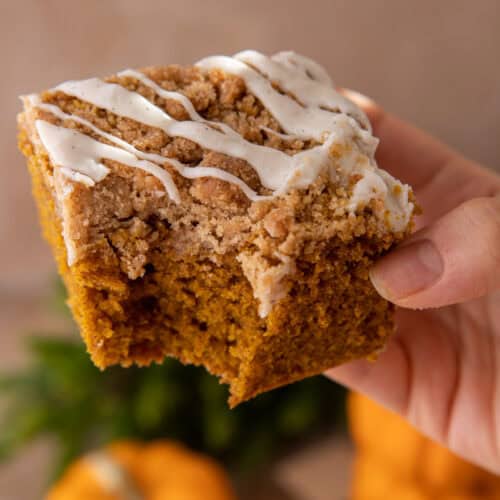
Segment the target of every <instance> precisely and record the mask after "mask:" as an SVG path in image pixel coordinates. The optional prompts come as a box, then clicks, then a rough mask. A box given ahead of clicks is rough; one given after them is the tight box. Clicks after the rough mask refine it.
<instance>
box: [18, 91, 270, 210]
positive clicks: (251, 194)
mask: <svg viewBox="0 0 500 500" xmlns="http://www.w3.org/2000/svg"><path fill="white" fill-rule="evenodd" d="M27 99H28V100H29V102H30V103H31V104H32V105H33V106H36V107H37V108H39V109H43V110H45V111H48V112H50V113H52V114H53V115H54V116H56V117H57V118H60V119H61V120H73V121H75V122H77V123H79V124H80V125H83V126H85V127H87V128H89V129H90V130H92V132H94V133H95V134H97V135H99V136H100V137H102V138H104V139H106V140H108V141H110V142H112V143H114V144H116V145H117V146H119V147H120V148H122V149H124V150H126V151H128V152H129V153H131V154H132V155H134V156H135V157H136V158H140V159H143V160H147V161H149V162H152V163H158V164H160V165H167V164H168V165H171V166H172V167H174V168H175V170H177V171H178V172H179V173H180V174H181V175H182V176H184V177H186V178H188V179H195V178H197V177H214V178H216V179H220V180H222V181H225V182H230V183H232V184H236V185H237V186H238V187H239V188H240V189H241V190H242V191H243V193H244V194H245V195H246V196H247V197H248V198H249V199H250V200H252V201H259V200H265V199H270V198H271V196H261V195H258V194H257V193H256V192H255V191H254V190H253V189H251V188H250V187H248V185H247V184H246V183H245V182H243V181H242V180H241V179H240V178H238V177H236V176H235V175H233V174H230V173H229V172H226V171H225V170H222V169H220V168H216V167H203V166H200V167H191V166H189V165H184V164H183V163H181V162H180V161H178V160H176V159H174V158H166V157H165V156H161V155H158V154H155V153H146V152H143V151H140V150H139V149H137V148H135V147H134V146H132V145H131V144H129V143H128V142H126V141H124V140H122V139H120V138H119V137H116V136H114V135H112V134H108V133H107V132H104V131H102V130H100V129H98V128H97V127H96V126H94V125H93V124H92V123H91V122H90V121H88V120H86V119H84V118H81V117H79V116H77V115H70V114H68V113H65V112H64V111H62V110H61V109H60V108H58V107H57V106H54V105H53V104H47V103H44V102H42V101H41V100H40V98H39V97H38V96H36V95H30V96H28V97H27ZM39 121H40V120H39ZM37 123H38V121H37ZM44 123H45V122H44ZM53 127H56V128H61V129H63V127H57V126H55V125H54V126H53ZM75 132H76V131H75ZM81 135H83V136H84V137H87V136H85V135H84V134H81ZM70 139H71V138H70ZM87 139H90V138H89V137H87ZM45 141H50V138H48V136H45ZM42 142H44V140H43V139H42ZM96 142H98V141H96ZM99 144H100V143H99ZM44 145H45V142H44ZM96 147H98V145H97V146H96ZM52 159H53V158H52ZM108 159H112V158H108ZM128 166H131V167H134V166H137V165H135V164H128ZM66 170H67V169H64V168H63V171H66ZM76 173H78V172H76ZM150 173H152V174H153V175H155V173H154V172H150ZM165 173H166V172H165ZM69 174H71V172H69ZM166 174H167V175H168V173H166ZM68 176H69V177H71V175H68ZM157 177H158V178H159V179H160V180H162V182H163V184H164V186H165V189H166V190H167V192H168V193H169V194H170V197H171V198H172V199H173V200H174V201H175V202H179V200H180V195H179V193H178V190H177V188H176V187H175V185H174V184H173V182H172V178H171V177H170V176H168V178H167V177H166V176H161V177H160V176H158V175H157ZM163 177H165V178H164V179H163ZM90 181H92V179H90ZM88 182H89V181H88V180H87V184H88Z"/></svg>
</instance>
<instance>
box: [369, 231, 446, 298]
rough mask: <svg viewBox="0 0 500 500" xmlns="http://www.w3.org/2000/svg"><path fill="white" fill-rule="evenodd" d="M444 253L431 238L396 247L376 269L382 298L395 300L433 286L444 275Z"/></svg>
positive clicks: (375, 281)
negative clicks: (442, 255)
mask: <svg viewBox="0 0 500 500" xmlns="http://www.w3.org/2000/svg"><path fill="white" fill-rule="evenodd" d="M443 270H444V265H443V259H442V257H441V254H440V253H439V251H438V249H437V248H436V246H435V245H434V243H433V242H432V241H430V240H419V241H415V242H414V243H409V244H407V245H404V246H402V247H399V248H396V249H395V250H393V251H392V252H390V253H389V254H388V255H386V256H385V257H382V259H380V260H379V261H378V262H377V263H376V264H375V265H374V266H373V268H372V270H371V272H370V278H371V281H372V283H373V286H374V287H375V288H376V289H377V292H378V293H379V294H380V295H382V297H384V298H386V299H387V300H390V301H392V302H394V301H397V300H401V299H404V298H406V297H409V296H410V295H413V294H415V293H417V292H420V291H422V290H425V289H427V288H429V287H430V286H432V285H433V284H434V283H435V282H436V281H437V280H438V279H439V278H440V277H441V275H442V274H443Z"/></svg>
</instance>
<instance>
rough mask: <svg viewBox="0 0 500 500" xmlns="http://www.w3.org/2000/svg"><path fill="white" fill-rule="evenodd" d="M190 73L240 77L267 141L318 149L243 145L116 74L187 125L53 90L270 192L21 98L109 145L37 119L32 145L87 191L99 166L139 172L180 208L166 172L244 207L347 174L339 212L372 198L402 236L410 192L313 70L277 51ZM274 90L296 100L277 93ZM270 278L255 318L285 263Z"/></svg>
mask: <svg viewBox="0 0 500 500" xmlns="http://www.w3.org/2000/svg"><path fill="white" fill-rule="evenodd" d="M197 66H198V68H200V70H202V71H209V70H211V69H220V70H222V71H225V72H226V73H229V74H234V75H237V76H239V77H241V78H242V79H243V80H244V82H245V84H246V86H247V88H248V90H249V91H250V92H251V93H253V94H254V95H255V96H256V97H257V98H258V99H259V100H260V101H261V102H262V104H263V106H264V107H265V108H266V109H267V110H268V111H269V112H270V113H271V114H272V115H273V117H274V118H275V119H276V120H277V122H278V123H279V125H280V126H281V128H282V130H283V131H284V133H282V132H276V131H274V130H272V129H269V128H267V127H262V129H263V130H264V131H266V133H269V134H274V135H275V136H277V137H279V138H281V139H283V140H288V141H292V140H295V139H300V140H314V141H316V142H317V143H318V145H316V146H314V147H311V148H310V149H308V150H305V151H301V152H299V153H297V154H294V155H288V154H286V153H284V152H282V151H279V150H276V149H273V148H269V147H265V146H261V145H258V144H254V143H251V142H249V141H247V140H245V139H244V138H243V137H241V136H240V135H239V134H238V133H237V132H236V131H235V130H233V129H232V128H231V127H229V126H228V125H226V124H223V123H220V122H212V121H209V120H206V119H204V118H203V117H202V116H201V115H199V113H198V112H197V111H196V110H195V108H194V106H193V104H192V102H191V101H190V100H189V99H188V98H187V97H186V96H185V95H183V94H182V93H180V92H173V91H168V90H165V89H163V88H162V87H161V86H160V85H158V84H157V83H156V82H154V81H153V80H151V79H150V78H148V77H147V76H146V75H144V74H143V73H140V72H138V71H134V70H125V71H122V72H121V73H119V74H118V76H121V77H129V78H133V79H135V80H137V81H139V82H140V83H141V84H142V85H144V86H146V87H148V88H150V89H151V90H152V91H153V92H154V93H155V94H156V95H157V96H158V97H161V98H163V99H170V100H175V101H177V102H178V103H179V104H181V105H182V106H183V107H184V109H185V110H186V113H187V114H188V116H189V119H188V120H184V121H178V120H175V119H174V118H173V117H172V116H170V115H169V114H168V113H166V112H165V111H164V110H163V109H162V108H160V107H158V106H156V105H155V104H154V103H153V102H151V101H149V100H148V99H146V98H145V97H143V96H142V95H140V94H139V93H137V92H133V91H130V90H128V89H126V88H125V87H122V86H121V85H118V84H114V83H107V82H104V81H103V80H100V79H97V78H91V79H88V80H82V81H69V82H65V83H62V84H61V85H59V86H57V87H55V88H54V89H53V90H57V91H61V92H63V93H65V94H67V95H70V96H74V97H77V98H79V99H81V100H83V101H86V102H89V103H91V104H93V105H94V106H96V107H98V108H102V109H105V110H108V111H110V112H113V113H115V114H116V115H118V116H122V117H127V118H130V119H132V120H134V121H136V122H139V123H142V124H145V125H148V126H150V127H155V128H159V129H161V130H163V131H164V132H165V133H166V134H168V135H169V136H172V137H183V138H186V139H189V140H191V141H193V142H195V143H197V144H199V145H200V146H201V147H203V148H205V149H208V150H212V151H216V152H219V153H223V154H226V155H228V156H232V157H236V158H240V159H243V160H245V161H246V162H248V164H249V165H250V166H251V167H253V169H254V170H255V172H256V174H257V175H258V177H259V179H260V182H261V184H262V185H263V186H264V187H266V188H268V189H269V190H271V192H272V193H271V194H270V195H268V196H262V195H259V194H258V193H256V192H255V191H254V190H252V189H251V188H250V187H249V186H248V185H247V184H246V183H245V182H244V181H243V180H242V179H240V178H238V177H236V176H235V175H232V174H230V173H229V172H226V171H225V170H222V169H220V168H216V167H205V166H201V165H200V166H195V167H192V166H189V165H185V164H183V163H181V162H179V161H178V160H176V159H172V158H167V157H164V156H162V155H159V154H153V153H147V152H143V151H140V150H138V149H137V148H135V147H134V146H133V145H132V144H130V143H128V142H126V141H124V140H123V139H121V138H120V137H116V136H114V135H112V134H109V133H107V132H104V131H102V130H100V129H99V128H98V127H96V126H95V125H93V124H92V123H91V122H89V121H88V120H85V119H83V118H81V117H79V116H77V115H70V114H67V113H65V112H64V111H62V110H61V109H60V108H59V107H57V106H55V105H52V104H48V103H44V102H42V101H41V99H40V97H39V96H28V98H27V99H28V101H29V102H30V104H31V105H32V106H33V107H37V108H39V109H42V110H44V111H47V112H49V113H51V114H52V115H54V116H56V117H58V118H59V119H61V120H63V121H66V120H70V121H73V122H76V123H78V124H80V125H83V126H85V127H86V128H88V129H89V130H91V131H92V132H93V134H95V135H96V136H98V137H99V138H102V139H104V140H105V141H107V142H108V143H109V144H105V143H103V142H100V141H98V140H96V139H93V138H92V137H89V136H87V135H85V134H84V133H81V132H79V131H76V130H74V129H71V128H66V127H65V126H56V125H53V124H51V123H49V122H47V121H44V120H37V121H36V124H35V125H36V129H37V132H38V135H39V138H40V140H41V142H42V144H43V146H44V147H45V149H46V150H47V152H48V154H49V156H50V159H51V161H52V162H53V163H54V164H55V165H56V166H58V167H59V168H60V172H61V173H62V174H63V175H64V176H66V177H67V178H68V179H70V180H72V181H74V182H81V183H83V184H85V185H87V186H93V185H94V184H95V183H96V182H99V181H100V180H102V179H103V178H104V177H105V176H106V175H107V174H108V173H109V168H108V167H107V166H106V165H104V164H103V163H102V162H103V160H113V161H116V162H119V163H121V164H124V165H127V166H129V167H133V168H140V169H142V170H144V171H146V172H148V173H150V174H151V175H154V176H155V177H157V178H158V179H159V180H160V181H161V183H162V184H163V186H164V188H165V191H166V192H167V194H168V196H169V198H170V199H171V200H172V201H173V202H175V203H181V201H182V200H181V195H180V193H179V191H178V189H177V187H176V185H175V182H174V180H173V178H172V176H171V175H170V173H169V171H168V170H166V169H165V168H164V166H165V165H168V166H170V167H171V168H173V169H174V170H175V171H177V172H178V173H179V174H180V175H182V176H184V177H186V178H189V179H196V178H200V177H214V178H217V179H220V180H223V181H225V182H228V183H232V184H234V185H236V186H238V187H239V188H240V189H241V190H242V192H243V193H244V194H245V195H246V196H247V197H248V198H249V199H250V200H252V201H260V200H263V199H269V198H272V197H275V196H279V195H283V194H286V193H287V192H288V191H289V190H291V189H293V188H299V189H301V188H307V187H308V186H309V185H310V184H311V183H313V182H314V181H315V179H316V178H317V177H318V175H319V174H320V173H321V172H324V171H328V172H329V173H330V176H331V177H332V179H334V180H336V181H339V182H340V183H343V184H344V185H345V184H347V183H348V179H349V177H350V176H352V175H354V174H355V175H357V176H359V178H360V180H358V181H357V183H356V184H355V185H354V187H353V191H352V194H351V198H350V199H349V200H348V203H347V206H346V208H347V210H348V211H350V212H352V213H354V212H355V211H356V210H359V209H360V208H362V207H363V206H365V205H366V204H367V203H369V202H370V200H372V199H373V198H377V199H380V200H381V201H382V202H383V207H384V208H383V210H384V213H383V215H384V217H385V216H386V220H387V221H388V222H389V223H390V224H391V226H392V229H393V230H395V231H402V230H404V229H405V228H406V226H407V224H408V222H409V220H410V216H411V213H412V212H413V204H412V203H411V202H410V201H409V200H408V194H409V190H410V188H409V186H406V185H403V184H401V183H400V182H399V181H397V180H396V179H394V178H393V177H392V176H391V175H389V174H388V173H387V172H385V171H383V170H380V169H379V168H378V167H377V165H376V163H375V160H374V152H375V148H376V146H377V140H376V139H375V138H374V137H373V136H372V134H371V128H370V124H369V122H368V119H367V118H366V116H365V115H364V113H363V112H362V111H361V110H359V109H358V108H357V106H355V105H354V104H353V103H352V102H351V101H349V100H348V99H346V98H345V97H343V96H341V95H339V94H338V93H337V92H336V91H335V89H334V87H333V83H332V81H331V79H330V77H329V75H328V74H327V72H326V71H325V69H324V68H322V67H321V66H320V65H319V64H318V63H316V62H314V61H312V60H310V59H308V58H306V57H304V56H300V55H298V54H295V53H293V52H280V53H278V54H275V55H274V56H272V57H266V56H264V55H262V54H260V53H258V52H255V51H248V50H247V51H243V52H240V53H238V54H236V55H235V56H234V57H232V58H231V57H224V56H214V57H208V58H206V59H203V60H201V61H199V62H198V63H197ZM271 82H272V83H271ZM273 83H274V84H277V85H278V86H279V88H280V89H281V90H282V91H284V92H288V93H289V94H291V95H293V96H294V97H295V98H292V97H290V96H289V95H286V94H284V93H282V92H280V91H278V90H277V89H276V88H274V87H273ZM335 145H339V146H345V148H344V149H345V151H346V152H345V154H343V155H342V156H341V158H340V159H337V160H335V161H334V160H333V159H332V157H331V155H330V152H331V150H332V147H334V146H335ZM63 228H64V232H65V234H64V238H65V240H68V239H69V235H68V234H66V233H68V230H67V228H66V225H64V224H63ZM66 244H67V248H68V262H69V264H70V265H71V264H72V263H73V262H74V260H75V258H76V257H75V252H74V248H73V246H72V244H71V242H70V241H66ZM243 264H244V262H243V261H242V265H243ZM278 271H279V272H276V273H274V274H273V273H271V274H269V275H265V276H260V277H259V276H254V277H253V278H252V279H253V281H254V282H255V283H253V285H254V289H255V290H254V291H256V287H257V288H258V289H259V290H260V292H259V295H261V296H262V293H263V292H262V290H261V289H263V288H265V287H266V286H267V285H266V284H268V285H269V290H271V292H272V293H270V294H267V295H266V297H267V299H266V300H264V301H261V302H262V303H261V308H260V314H261V315H263V316H265V315H267V314H268V312H269V311H270V310H271V308H272V305H273V304H274V303H275V302H276V301H278V300H279V299H280V297H281V296H282V294H283V293H284V292H283V290H282V288H280V286H281V285H280V282H281V281H282V279H283V277H284V276H285V275H286V274H289V273H291V272H293V265H292V264H291V263H289V262H285V261H283V263H282V265H281V267H280V269H279V270H278ZM273 280H274V281H273ZM271 281H273V283H271ZM273 287H274V288H273ZM261 292H262V293H261ZM264 295H265V294H264Z"/></svg>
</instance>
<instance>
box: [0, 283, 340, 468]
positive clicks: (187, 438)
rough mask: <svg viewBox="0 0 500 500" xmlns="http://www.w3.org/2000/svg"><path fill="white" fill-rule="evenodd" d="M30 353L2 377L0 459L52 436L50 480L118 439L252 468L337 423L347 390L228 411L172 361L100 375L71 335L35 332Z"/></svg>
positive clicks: (270, 397)
mask: <svg viewBox="0 0 500 500" xmlns="http://www.w3.org/2000/svg"><path fill="white" fill-rule="evenodd" d="M59 293H61V291H59ZM61 309H62V308H61ZM75 337H76V334H75ZM27 349H28V351H29V364H28V366H27V367H26V368H24V369H21V370H20V371H18V372H15V373H10V374H4V375H0V401H2V402H3V403H5V404H2V408H4V411H3V412H2V415H1V418H0V425H1V428H2V432H1V433H0V460H7V459H8V458H9V457H10V456H12V454H13V453H15V452H16V451H17V450H19V449H20V448H21V447H22V446H23V445H24V444H26V443H28V442H30V441H31V440H33V439H35V438H36V437H38V436H42V435H45V436H50V437H52V438H54V439H55V441H56V443H57V445H58V450H59V456H58V459H57V463H56V464H55V473H56V474H58V473H59V472H60V471H61V470H63V468H64V467H65V466H66V465H67V463H68V462H69V461H70V460H72V459H73V458H75V457H76V456H77V455H79V454H81V453H82V452H84V451H86V450H87V449H89V448H92V447H94V446H99V445H102V444H105V443H107V442H109V441H112V440H114V439H118V438H135V439H145V440H149V439H155V438H171V439H176V440H181V441H183V442H184V443H186V444H187V445H189V446H191V447H193V448H195V449H198V450H202V451H205V452H207V453H209V454H211V455H213V456H215V457H218V458H219V459H221V460H223V461H224V462H225V463H226V464H227V465H228V466H230V467H232V468H233V469H234V468H235V469H239V470H248V469H252V468H254V467H256V466H257V465H262V464H263V463H265V462H266V461H268V460H270V459H271V458H273V457H275V456H276V455H277V454H279V453H280V452H281V451H283V449H285V448H286V447H287V446H290V445H293V444H294V443H297V442H298V441H299V440H302V439H305V438H308V437H311V436H312V435H314V434H316V433H319V432H321V431H322V430H324V429H325V428H326V427H327V426H331V425H333V424H335V423H339V422H340V423H342V422H343V412H344V393H343V390H342V389H341V388H340V387H339V386H336V385H335V384H333V383H331V382H329V381H327V380H326V379H323V378H322V377H315V378H310V379H307V380H304V381H302V382H299V383H296V384H293V385H290V386H288V387H284V388H282V389H278V390H275V391H272V392H270V393H266V394H263V395H261V396H259V397H257V398H255V399H254V400H252V401H250V402H248V403H244V404H242V405H240V406H239V407H237V408H236V409H234V410H230V409H229V408H228V406H227V402H226V401H227V390H226V387H225V386H221V385H219V384H218V382H217V380H216V379H215V378H214V377H212V376H210V375H209V374H208V373H207V372H206V371H204V370H203V369H202V368H196V367H192V366H182V365H181V364H180V363H179V362H177V361H176V360H173V359H167V360H165V361H164V363H163V364H161V365H152V366H150V367H149V368H138V367H131V368H127V369H124V368H120V367H113V368H109V369H107V370H105V371H102V372H101V371H99V370H98V369H97V368H95V367H94V365H93V364H92V362H91V361H90V359H89V356H88V354H87V353H86V352H85V349H84V346H83V343H81V342H80V340H79V339H76V338H75V340H70V339H67V338H57V337H54V336H43V335H36V336H33V337H32V338H31V339H30V340H29V342H28V345H27Z"/></svg>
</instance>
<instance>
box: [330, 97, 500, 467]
mask: <svg viewBox="0 0 500 500" xmlns="http://www.w3.org/2000/svg"><path fill="white" fill-rule="evenodd" d="M345 93H346V94H347V95H348V97H349V98H351V99H353V100H354V101H356V103H357V104H358V105H360V106H361V107H362V108H363V109H364V110H365V112H366V113H367V114H368V116H369V118H370V121H371V122H372V126H373V129H374V134H375V135H376V136H378V137H379V138H380V146H379V149H378V152H377V161H378V164H379V165H380V166H381V167H382V168H384V169H386V170H388V171H389V172H390V173H392V174H393V175H394V176H395V177H397V178H399V179H401V180H402V181H403V182H406V183H408V184H410V185H411V186H412V187H413V189H414V192H415V196H416V199H417V200H418V203H419V205H420V206H421V207H422V209H423V215H422V216H419V217H418V218H417V228H416V229H417V230H416V232H415V233H414V234H413V235H412V236H411V237H410V238H409V239H408V240H406V241H405V242H404V243H403V244H402V245H400V246H399V247H398V248H396V249H395V250H393V251H392V252H390V253H389V254H388V255H387V256H385V257H383V258H382V259H381V260H380V261H379V262H378V263H377V264H376V265H375V266H374V268H373V270H372V273H371V279H372V282H373V284H374V286H375V287H376V289H377V290H378V292H379V293H380V294H381V295H382V296H384V297H385V298H386V299H388V300H390V301H391V302H393V303H394V304H396V305H397V306H400V307H399V308H398V311H397V314H396V322H397V331H396V334H395V335H394V336H393V338H392V340H391V341H390V342H389V344H388V346H387V350H386V351H385V352H384V353H383V354H381V355H380V358H379V360H378V361H377V362H376V363H371V362H368V361H364V360H361V361H354V362H352V363H348V364H346V365H343V366H340V367H337V368H334V369H332V370H330V371H329V372H327V375H328V376H329V377H331V378H332V379H334V380H336V381H338V382H340V383H342V384H344V385H346V386H347V387H349V388H351V389H353V390H356V391H359V392H362V393H364V394H366V395H367V396H369V397H371V398H372V399H374V400H376V401H378V402H379V403H381V404H382V405H384V406H385V407H387V408H389V409H391V410H393V411H395V412H397V413H399V414H401V415H402V416H403V417H404V418H406V419H407V420H408V421H409V422H410V423H412V424H413V425H414V426H415V427H416V428H418V429H419V430H420V431H421V432H423V433H424V434H425V435H427V436H429V437H430V438H432V439H434V440H436V441H438V442H440V443H442V444H443V445H445V446H446V447H447V448H449V449H450V450H452V451H453V452H455V453H456V454H458V455H459V456H461V457H463V458H465V459H467V460H469V461H471V462H473V463H475V464H477V465H479V466H482V467H484V468H486V469H488V470H490V471H492V472H494V473H496V474H500V176H498V175H496V174H495V173H493V172H492V171H490V170H488V169H486V168H484V167H482V166H480V165H478V164H477V163H475V162H473V161H471V160H468V159H466V158H464V157H463V156H461V155H460V154H459V153H457V152H456V151H453V150H452V149H450V148H449V147H447V146H446V145H444V144H442V143H440V142H439V141H437V140H436V139H434V138H433V137H431V136H429V135H428V134H426V133H424V132H422V131H420V130H418V129H416V128H414V127H413V126H411V125H409V124H407V123H404V122H403V121H401V120H399V119H398V118H396V117H394V116H392V115H390V114H389V113H386V112H385V111H383V110H382V109H381V108H380V107H379V106H377V105H376V104H375V103H374V102H373V101H371V100H369V99H368V98H366V97H365V96H362V95H360V94H357V93H354V92H352V91H345Z"/></svg>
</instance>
